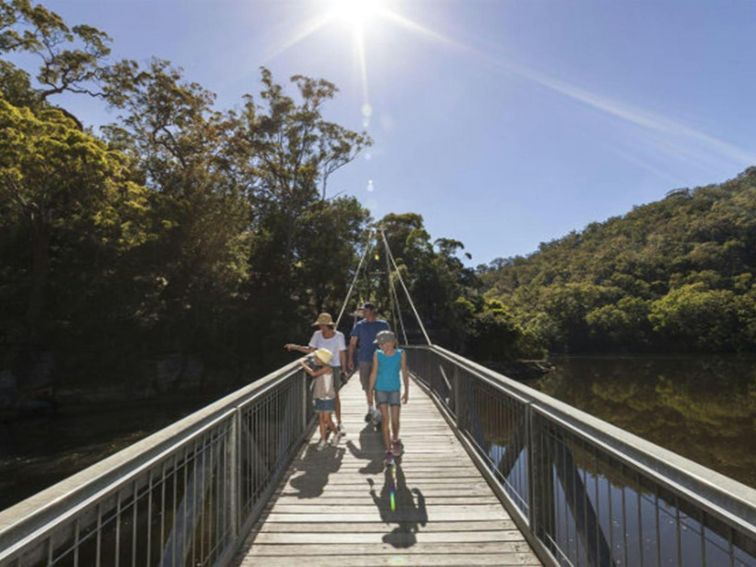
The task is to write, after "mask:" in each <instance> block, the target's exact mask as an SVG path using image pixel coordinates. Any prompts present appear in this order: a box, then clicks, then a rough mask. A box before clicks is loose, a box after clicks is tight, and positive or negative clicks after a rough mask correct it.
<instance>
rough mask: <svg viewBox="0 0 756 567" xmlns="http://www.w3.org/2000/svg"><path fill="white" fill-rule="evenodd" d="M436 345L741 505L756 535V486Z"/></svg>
mask: <svg viewBox="0 0 756 567" xmlns="http://www.w3.org/2000/svg"><path fill="white" fill-rule="evenodd" d="M417 348H428V347H424V346H422V347H417ZM433 349H434V350H437V351H438V352H440V353H442V354H443V355H444V356H446V357H448V358H450V359H452V360H454V361H455V362H458V363H460V364H464V365H466V366H468V367H469V368H471V369H475V370H476V371H478V372H480V373H481V374H483V375H484V376H487V377H489V378H491V379H492V380H494V381H495V382H499V383H500V384H501V386H503V387H506V388H508V389H509V390H510V391H512V392H516V393H517V394H519V395H520V396H522V397H523V398H525V399H528V400H529V401H530V402H532V403H534V404H536V405H537V406H538V407H539V408H540V409H542V410H543V411H544V412H551V414H552V415H553V416H554V417H555V418H557V417H558V418H561V419H563V420H564V421H565V422H566V423H567V424H569V425H570V426H572V427H574V428H575V429H576V430H577V431H579V432H581V433H582V434H584V435H588V436H591V437H593V438H594V439H596V440H597V441H601V442H604V443H606V444H607V446H608V447H611V448H612V449H614V450H618V451H621V452H622V454H623V458H626V459H628V460H630V459H633V460H634V461H635V462H636V463H640V464H643V465H645V466H650V467H653V468H654V469H655V470H658V469H662V470H663V471H664V476H665V477H666V478H667V479H674V481H675V482H677V483H678V484H679V485H680V486H682V487H685V488H687V489H688V490H691V491H692V492H695V493H697V494H699V495H701V491H703V492H704V493H705V495H706V498H707V499H709V500H710V501H711V503H712V506H713V507H718V506H721V507H726V508H727V509H728V510H732V509H733V508H735V509H738V510H739V512H738V514H739V516H741V517H742V519H743V521H745V522H747V524H746V525H744V527H748V528H750V530H752V533H753V535H754V537H756V490H754V489H753V488H751V487H749V486H747V485H745V484H743V483H740V482H738V481H736V480H734V479H732V478H730V477H728V476H726V475H723V474H721V473H718V472H717V471H714V470H712V469H710V468H708V467H705V466H703V465H701V464H699V463H696V462H695V461H691V460H690V459H687V458H685V457H683V456H682V455H680V454H678V453H675V452H673V451H670V450H669V449H665V448H664V447H660V446H659V445H656V444H655V443H652V442H651V441H648V440H646V439H643V438H642V437H638V436H637V435H634V434H633V433H630V432H629V431H626V430H624V429H622V428H620V427H617V426H616V425H612V424H611V423H609V422H607V421H604V420H602V419H599V418H597V417H595V416H593V415H591V414H589V413H586V412H584V411H582V410H579V409H577V408H575V407H573V406H571V405H569V404H566V403H564V402H561V401H559V400H557V399H556V398H553V397H551V396H549V395H547V394H544V393H543V392H539V391H538V390H535V389H533V388H530V387H529V386H525V385H524V384H521V383H520V382H517V381H516V380H512V379H511V378H508V377H506V376H504V375H502V374H499V373H497V372H495V371H493V370H490V369H488V368H486V367H484V366H481V365H480V364H477V363H476V362H473V361H471V360H468V359H466V358H464V357H462V356H460V355H458V354H456V353H453V352H451V351H448V350H446V349H444V348H442V347H438V346H435V345H434V347H433Z"/></svg>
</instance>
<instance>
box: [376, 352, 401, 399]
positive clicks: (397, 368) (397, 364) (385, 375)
mask: <svg viewBox="0 0 756 567" xmlns="http://www.w3.org/2000/svg"><path fill="white" fill-rule="evenodd" d="M402 352H403V351H402V350H401V349H396V352H395V353H394V354H393V355H391V356H386V355H385V354H384V353H383V351H382V350H377V351H376V354H377V355H378V373H377V375H376V378H375V389H376V390H379V391H381V392H398V391H399V390H400V389H401V384H402V383H401V380H399V373H400V372H401V370H402Z"/></svg>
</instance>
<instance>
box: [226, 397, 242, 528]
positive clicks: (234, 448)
mask: <svg viewBox="0 0 756 567" xmlns="http://www.w3.org/2000/svg"><path fill="white" fill-rule="evenodd" d="M240 432H241V409H239V408H238V407H236V408H235V411H234V415H233V416H232V417H231V431H230V432H229V437H228V463H229V465H228V466H229V479H228V482H229V500H230V502H229V503H228V514H229V523H230V525H231V535H232V537H233V540H234V542H236V539H237V538H238V537H239V529H240V522H239V498H240V496H241V495H240V491H239V478H240V475H239V471H240V470H241V459H240V455H241V451H240V450H239V448H240V445H241V435H240Z"/></svg>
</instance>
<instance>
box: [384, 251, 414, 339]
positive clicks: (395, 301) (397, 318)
mask: <svg viewBox="0 0 756 567" xmlns="http://www.w3.org/2000/svg"><path fill="white" fill-rule="evenodd" d="M385 255H386V279H387V280H388V289H387V291H388V293H389V303H390V304H391V316H392V317H393V318H394V327H396V323H397V322H398V323H399V326H400V328H401V329H402V335H403V336H404V344H405V345H406V344H409V342H408V341H407V331H405V330H404V320H403V319H402V309H401V307H400V306H399V296H398V295H397V294H396V287H394V281H393V280H392V279H391V260H389V249H388V248H386V254H385Z"/></svg>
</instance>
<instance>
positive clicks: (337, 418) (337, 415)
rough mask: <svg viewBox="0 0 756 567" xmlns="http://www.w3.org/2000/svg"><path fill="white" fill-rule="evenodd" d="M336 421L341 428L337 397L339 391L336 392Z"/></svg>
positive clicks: (339, 401)
mask: <svg viewBox="0 0 756 567" xmlns="http://www.w3.org/2000/svg"><path fill="white" fill-rule="evenodd" d="M336 421H337V422H338V423H339V427H341V398H340V397H339V391H338V390H336Z"/></svg>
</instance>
